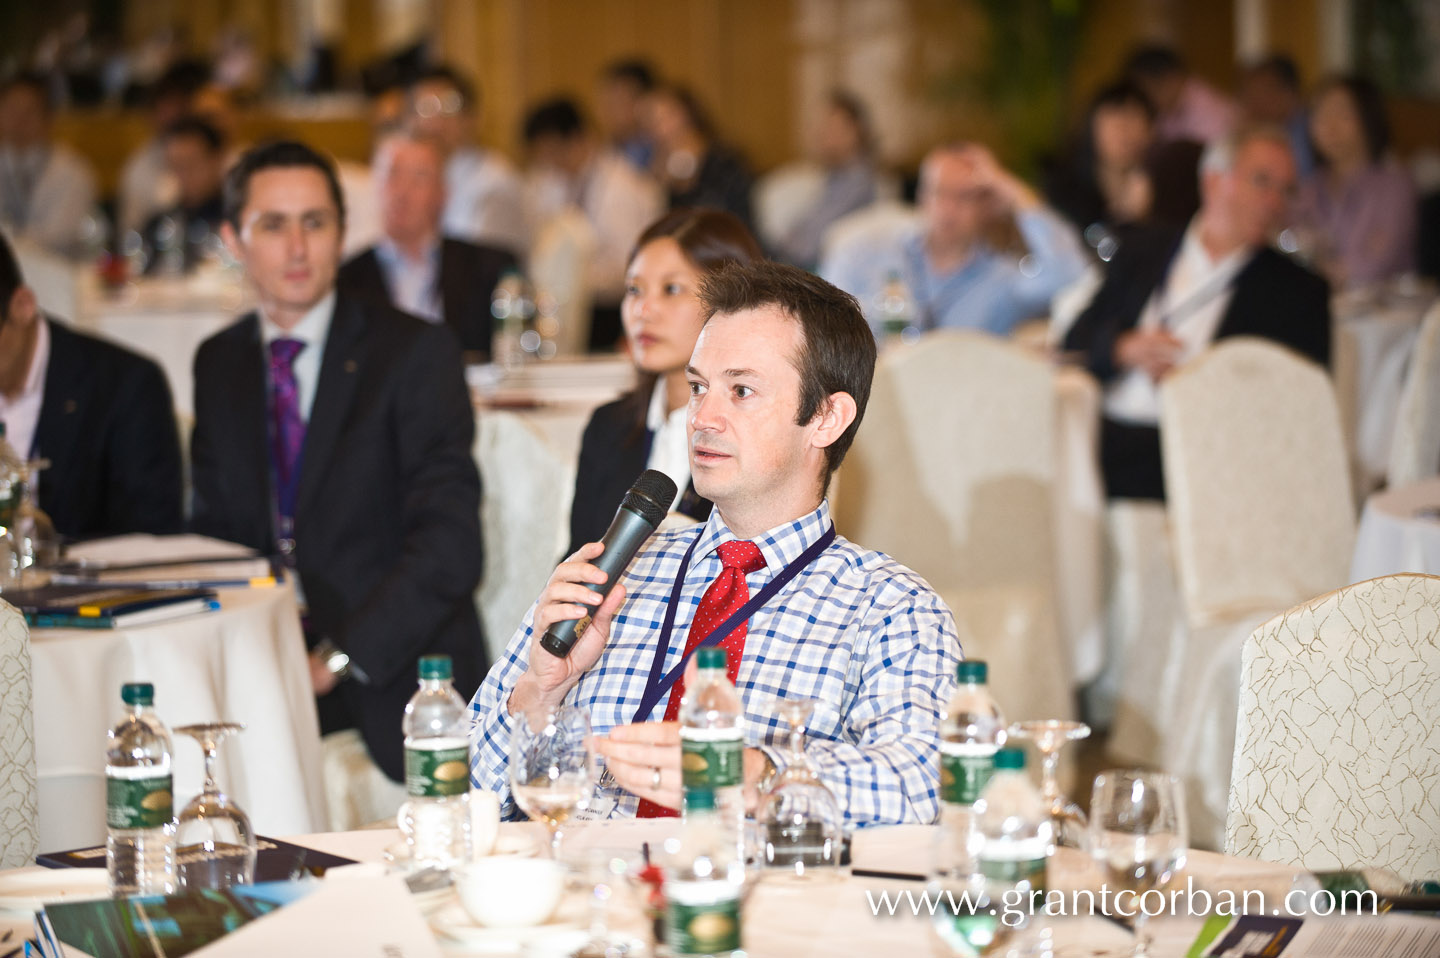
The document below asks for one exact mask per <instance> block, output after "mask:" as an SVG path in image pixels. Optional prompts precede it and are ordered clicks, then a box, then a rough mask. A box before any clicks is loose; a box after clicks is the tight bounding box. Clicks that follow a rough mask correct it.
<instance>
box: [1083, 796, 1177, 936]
mask: <svg viewBox="0 0 1440 958" xmlns="http://www.w3.org/2000/svg"><path fill="white" fill-rule="evenodd" d="M1187 839H1188V834H1187V826H1186V821H1185V797H1184V793H1183V792H1182V791H1181V788H1180V782H1179V781H1178V780H1177V779H1176V778H1175V777H1174V776H1171V775H1165V774H1162V773H1159V772H1142V771H1136V770H1134V769H1116V770H1111V771H1108V772H1102V773H1101V774H1099V775H1097V776H1095V792H1094V795H1093V797H1092V798H1091V801H1090V830H1089V841H1090V854H1091V856H1092V857H1094V859H1095V861H1096V862H1097V863H1099V865H1100V868H1101V870H1102V871H1104V873H1105V878H1106V884H1107V887H1109V888H1110V890H1111V891H1113V892H1114V893H1115V894H1117V895H1118V894H1119V892H1120V891H1124V890H1128V891H1130V892H1132V893H1133V894H1134V895H1135V899H1134V906H1133V907H1134V910H1135V925H1134V927H1135V949H1134V950H1133V951H1132V952H1131V955H1132V956H1133V958H1144V956H1146V955H1148V954H1149V952H1148V951H1147V948H1148V946H1149V937H1148V936H1147V935H1146V934H1145V930H1144V929H1145V917H1146V916H1145V908H1144V895H1145V893H1146V892H1148V891H1151V890H1152V889H1158V888H1161V887H1162V886H1163V885H1164V884H1165V883H1166V882H1168V881H1169V880H1170V879H1171V878H1173V877H1174V876H1175V873H1176V872H1177V871H1179V870H1180V869H1181V868H1184V867H1185V849H1186V846H1187Z"/></svg>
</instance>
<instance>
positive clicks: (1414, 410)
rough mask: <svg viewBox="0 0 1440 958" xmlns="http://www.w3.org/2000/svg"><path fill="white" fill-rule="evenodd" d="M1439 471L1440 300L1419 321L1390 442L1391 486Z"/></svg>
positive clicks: (1426, 476) (1403, 483) (1401, 484)
mask: <svg viewBox="0 0 1440 958" xmlns="http://www.w3.org/2000/svg"><path fill="white" fill-rule="evenodd" d="M1436 473H1440V303H1436V304H1435V305H1434V306H1432V307H1430V311H1429V312H1428V313H1427V314H1426V315H1425V320H1424V322H1423V323H1421V325H1420V335H1419V337H1418V338H1417V339H1416V341H1415V351H1414V352H1413V353H1412V354H1411V356H1410V372H1409V374H1408V375H1407V376H1406V377H1405V385H1404V387H1403V389H1402V390H1401V392H1400V409H1399V410H1398V412H1397V414H1396V417H1395V437H1394V439H1393V440H1392V441H1391V443H1390V468H1389V472H1388V475H1387V481H1388V483H1389V485H1391V486H1403V485H1405V484H1406V483H1409V482H1416V481H1417V480H1420V479H1428V478H1429V477H1431V476H1433V475H1435V474H1436Z"/></svg>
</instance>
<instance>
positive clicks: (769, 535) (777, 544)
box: [695, 499, 831, 576]
mask: <svg viewBox="0 0 1440 958" xmlns="http://www.w3.org/2000/svg"><path fill="white" fill-rule="evenodd" d="M830 526H831V521H830V500H828V499H821V500H820V505H819V506H818V507H816V508H815V510H814V511H812V512H807V513H805V515H803V516H801V517H800V518H798V519H792V520H791V521H789V522H784V523H781V524H780V525H778V526H776V527H775V528H773V529H770V530H769V531H767V532H764V533H761V534H760V535H758V536H756V537H755V538H754V539H752V540H751V541H752V542H754V543H755V545H757V546H758V547H759V548H760V554H761V555H762V556H763V557H764V558H765V568H766V571H768V572H769V573H770V574H771V575H772V576H773V575H775V574H777V573H779V571H780V570H781V569H783V568H785V567H786V566H787V565H789V564H790V563H792V562H794V561H795V560H796V559H798V558H800V555H801V553H803V552H804V551H805V550H806V549H808V548H810V546H812V545H814V544H815V542H816V541H817V540H818V539H819V538H820V537H821V536H823V535H824V534H825V530H826V529H829V528H830ZM734 538H736V536H735V533H733V532H731V531H730V527H729V526H727V525H726V524H725V520H724V518H723V517H721V515H720V509H719V507H716V508H714V509H711V510H710V518H708V519H706V520H705V525H704V526H702V527H701V530H700V538H699V540H697V541H696V543H695V558H696V559H703V558H708V557H709V556H710V555H711V553H713V552H714V551H715V550H716V549H718V548H719V547H720V544H721V543H723V542H729V541H730V540H731V539H734Z"/></svg>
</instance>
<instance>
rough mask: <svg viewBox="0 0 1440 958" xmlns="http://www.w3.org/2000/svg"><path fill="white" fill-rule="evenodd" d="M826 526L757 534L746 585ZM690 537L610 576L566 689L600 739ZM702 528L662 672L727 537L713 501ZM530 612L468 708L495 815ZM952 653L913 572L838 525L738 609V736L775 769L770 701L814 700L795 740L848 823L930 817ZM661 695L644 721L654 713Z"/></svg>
mask: <svg viewBox="0 0 1440 958" xmlns="http://www.w3.org/2000/svg"><path fill="white" fill-rule="evenodd" d="M829 527H830V506H829V503H828V502H821V504H820V506H819V508H817V509H816V510H815V511H814V512H811V513H809V514H807V515H805V516H802V517H801V518H799V519H796V520H795V521H793V522H788V523H786V524H785V525H782V526H780V527H778V528H776V529H772V530H770V531H769V532H767V533H765V534H764V535H762V536H760V537H759V538H757V539H755V540H754V541H755V543H756V545H758V546H759V547H760V552H761V554H762V555H763V556H764V557H765V568H763V569H761V570H759V571H756V572H753V573H751V574H750V575H749V576H748V577H747V578H746V582H747V584H748V585H749V587H750V593H751V595H754V594H755V593H756V592H757V591H759V590H760V589H761V588H763V587H764V585H765V583H767V582H769V581H770V580H771V579H772V578H773V577H774V576H776V575H777V574H778V573H779V572H780V570H782V569H783V568H784V567H785V566H786V565H787V564H788V563H790V562H791V561H793V560H794V559H796V558H797V557H799V555H800V554H801V553H802V552H804V551H805V549H806V548H807V547H808V546H809V545H810V544H811V543H813V542H815V541H816V540H817V539H819V538H820V537H821V536H822V535H823V534H824V533H825V530H826V529H828V528H829ZM696 534H697V528H696V527H690V528H688V529H680V530H676V531H673V532H661V533H657V534H656V535H655V536H653V537H652V538H651V539H650V541H649V542H648V543H647V544H646V547H645V549H644V550H643V551H642V552H641V553H640V555H638V556H637V557H636V558H635V561H633V562H631V563H630V567H629V569H627V570H626V572H625V576H624V578H623V579H622V580H621V581H623V582H624V584H625V588H626V590H627V593H628V595H627V598H626V600H625V605H624V606H623V607H622V608H621V610H620V612H619V613H618V614H617V615H616V617H615V619H614V621H613V622H612V623H611V626H610V640H609V643H608V644H607V646H606V648H605V651H604V652H603V653H602V654H601V656H600V659H599V661H598V662H596V663H595V665H594V667H592V668H591V669H590V671H589V672H587V673H585V675H584V676H582V677H581V679H580V681H579V682H578V683H577V684H576V685H575V687H574V688H573V689H571V690H570V694H569V696H568V697H567V698H566V702H567V704H578V705H582V706H584V707H585V708H587V709H588V710H589V712H590V722H591V725H592V727H593V728H594V730H595V732H596V733H597V734H603V733H605V732H608V731H609V730H610V729H611V728H613V727H615V726H617V725H625V724H628V723H629V722H630V721H631V720H632V718H633V717H634V714H635V710H636V708H638V707H639V705H640V699H641V697H642V696H643V694H644V691H645V683H646V678H647V677H648V676H649V674H650V666H651V664H652V662H653V661H654V654H655V642H656V641H657V637H658V635H659V633H660V627H661V623H662V622H663V620H664V616H665V607H666V604H667V603H668V602H669V600H670V591H671V589H672V588H673V587H674V584H675V576H676V574H677V573H678V572H679V567H680V559H681V557H682V556H683V555H684V554H685V550H686V548H687V547H688V546H689V545H690V543H691V541H693V540H694V539H695V537H696ZM698 534H699V537H700V538H699V543H698V545H697V546H696V548H695V553H694V556H693V558H692V560H691V565H690V570H689V572H688V574H687V575H686V577H685V584H684V587H683V588H682V590H681V593H680V594H681V603H682V606H681V608H680V609H679V610H678V611H677V614H676V617H675V629H674V632H673V634H672V635H671V637H670V649H669V651H668V652H667V654H666V658H665V668H666V670H667V671H668V670H669V669H672V668H674V667H675V666H676V665H678V664H679V662H680V658H681V654H682V653H683V652H684V648H685V639H686V636H687V635H688V633H689V628H690V622H691V621H693V619H694V617H695V610H696V607H697V606H699V604H700V597H701V596H702V595H703V594H704V592H705V590H706V589H707V588H709V586H710V583H711V582H712V581H714V579H715V577H716V576H718V575H719V574H720V568H721V565H720V556H719V554H718V553H717V552H716V548H717V547H718V546H719V545H720V544H721V543H722V542H725V541H728V540H730V539H733V538H735V536H734V534H733V533H732V532H730V530H729V529H728V528H726V525H725V521H724V520H723V519H722V518H721V517H720V510H719V509H714V510H712V511H711V513H710V518H709V519H708V520H707V521H706V522H705V524H704V525H702V526H700V527H698ZM534 615H535V608H534V606H531V609H530V611H529V612H528V613H527V614H526V616H525V621H524V623H523V624H522V625H521V627H520V629H519V631H517V632H516V633H515V636H514V638H512V639H511V640H510V645H509V647H508V648H507V649H506V650H505V655H504V656H503V657H502V658H501V659H500V660H499V661H498V662H496V663H495V665H494V666H493V667H492V668H491V669H490V674H489V675H487V676H486V677H485V681H484V682H483V683H482V684H481V686H480V688H479V690H478V691H477V692H476V693H475V698H474V700H473V701H472V702H471V703H470V713H471V719H472V722H473V726H472V729H471V732H472V740H473V743H474V748H473V749H472V750H471V759H470V762H471V765H470V778H471V781H472V782H474V784H475V785H476V787H477V788H484V789H488V790H491V791H495V792H498V793H499V794H500V796H501V802H502V809H501V810H502V813H503V814H504V815H505V816H506V817H515V816H516V815H517V812H516V809H515V806H514V803H513V801H512V800H511V799H510V783H509V774H508V767H507V763H508V756H509V753H510V734H511V728H512V722H511V718H510V715H509V712H508V710H507V709H506V703H507V702H508V700H509V698H510V692H511V690H512V689H513V688H514V687H515V683H516V681H517V680H518V679H519V678H520V676H521V675H522V674H524V672H525V670H526V668H527V666H528V663H529V661H530V641H531V638H532V636H533V630H532V626H531V622H532V621H533V619H534ZM962 655H963V653H962V652H961V649H960V640H959V638H958V637H957V635H956V632H955V622H954V619H953V617H952V616H951V614H950V610H949V609H948V608H946V606H945V604H944V602H942V601H941V600H940V597H939V596H938V595H936V594H935V592H934V591H933V590H932V589H931V588H930V586H929V585H928V584H927V583H926V582H925V581H924V580H923V579H921V578H920V577H919V576H918V575H916V574H915V573H913V572H911V571H910V570H909V569H907V568H905V567H904V566H902V565H900V564H899V563H897V562H895V561H894V560H893V559H891V558H890V557H888V556H885V555H882V554H880V553H878V552H871V551H868V550H866V549H862V548H860V547H859V546H857V545H855V544H854V543H852V542H849V541H847V540H845V539H843V538H840V537H838V536H837V537H836V539H835V541H834V542H833V543H831V545H830V547H829V548H827V549H826V550H825V551H824V552H823V553H821V554H820V556H819V557H818V558H817V559H816V560H815V561H814V562H813V563H811V564H810V566H809V567H808V568H806V569H805V570H804V571H802V572H800V573H799V574H798V575H797V576H795V578H794V579H792V580H791V581H790V583H789V584H788V585H786V587H785V588H784V589H783V590H782V591H781V592H780V594H779V595H777V596H775V597H774V598H773V599H771V600H770V602H769V603H767V604H766V606H765V607H764V608H762V609H760V610H759V611H758V612H756V613H755V615H754V616H753V617H752V618H751V619H750V622H749V632H748V633H747V636H746V639H745V658H744V661H743V662H741V664H740V674H739V677H738V681H737V682H736V687H737V688H738V689H739V692H740V697H741V699H742V701H743V702H744V703H745V743H746V745H749V746H753V747H759V748H762V749H764V750H765V752H766V753H767V754H768V755H769V756H770V758H771V760H772V761H774V762H775V764H776V766H777V767H779V768H782V769H783V768H784V767H785V750H784V746H785V745H786V742H787V740H788V738H789V733H788V729H787V727H786V726H785V725H784V723H783V722H782V721H781V720H780V719H779V717H778V716H776V715H775V714H774V711H773V708H772V704H771V703H772V701H773V699H774V697H776V696H785V697H808V698H815V699H818V700H819V702H820V704H819V706H818V707H817V709H816V715H815V716H814V718H813V719H812V720H811V725H812V728H810V729H809V732H808V735H807V742H808V748H807V750H806V751H807V754H808V756H809V758H810V761H811V763H813V764H814V765H815V767H816V768H817V769H818V770H819V772H820V775H821V778H822V779H823V780H824V781H825V784H826V785H828V786H829V788H830V790H831V791H833V792H834V793H835V797H836V798H837V799H838V800H839V801H840V803H841V805H842V807H844V809H845V814H846V816H847V817H848V818H849V819H850V820H851V821H854V822H856V823H857V824H881V823H887V824H888V823H899V822H932V821H934V820H935V817H936V815H937V814H938V813H939V808H940V804H939V784H940V769H939V762H938V754H939V744H940V739H939V728H940V721H941V719H942V718H943V716H944V714H945V707H946V705H947V703H948V702H949V699H950V696H951V694H952V693H953V692H954V691H955V667H956V664H957V663H958V662H959V660H960V659H961V657H962ZM664 702H665V698H664V697H662V698H661V704H659V705H657V706H656V709H655V714H654V715H653V716H652V718H655V719H657V720H658V718H659V713H661V712H663V711H664ZM638 804H639V799H637V798H636V797H635V796H634V795H631V794H629V793H623V794H622V797H621V799H620V801H619V804H618V805H617V806H616V809H615V811H614V813H613V814H615V815H617V816H633V815H634V814H635V809H636V807H637V805H638Z"/></svg>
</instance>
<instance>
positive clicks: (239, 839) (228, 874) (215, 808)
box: [175, 722, 255, 888]
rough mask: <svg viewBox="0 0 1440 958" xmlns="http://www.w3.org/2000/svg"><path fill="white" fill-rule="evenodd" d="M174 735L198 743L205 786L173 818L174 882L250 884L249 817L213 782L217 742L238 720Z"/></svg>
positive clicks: (251, 837) (252, 861)
mask: <svg viewBox="0 0 1440 958" xmlns="http://www.w3.org/2000/svg"><path fill="white" fill-rule="evenodd" d="M175 731H177V732H180V733H182V734H185V735H188V736H190V737H191V738H193V739H194V740H195V741H196V742H199V743H200V748H201V749H203V750H204V752H205V788H204V790H203V791H201V792H200V794H199V795H197V796H195V798H193V799H192V800H191V801H190V803H189V804H188V805H186V806H185V807H184V808H183V809H181V811H180V816H179V817H178V818H177V819H176V820H175V878H176V880H177V882H178V883H179V885H180V887H182V888H227V887H229V886H230V885H248V884H250V883H251V882H252V881H254V880H255V830H254V829H253V828H251V827H250V818H249V816H247V815H246V814H245V812H244V810H243V809H241V808H240V806H239V805H236V804H235V802H234V801H232V800H231V799H230V797H229V796H227V795H226V794H225V793H224V792H222V791H220V786H219V785H218V784H216V782H215V755H216V753H217V752H218V751H219V749H220V743H221V742H223V741H224V740H225V738H226V737H227V736H229V735H231V734H232V733H235V732H243V731H245V725H244V724H243V723H241V722H202V723H200V724H198V725H181V726H180V727H178V728H177V729H175Z"/></svg>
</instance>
